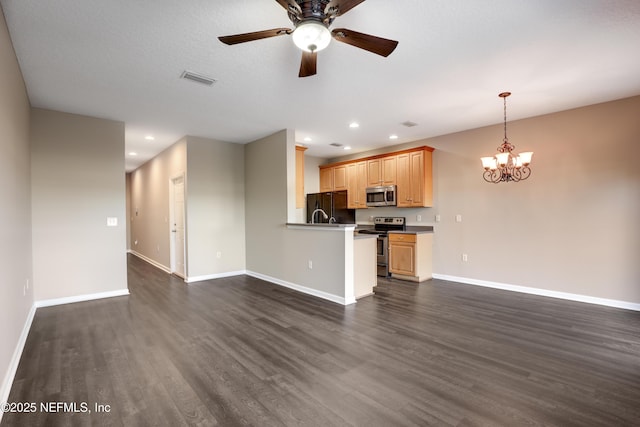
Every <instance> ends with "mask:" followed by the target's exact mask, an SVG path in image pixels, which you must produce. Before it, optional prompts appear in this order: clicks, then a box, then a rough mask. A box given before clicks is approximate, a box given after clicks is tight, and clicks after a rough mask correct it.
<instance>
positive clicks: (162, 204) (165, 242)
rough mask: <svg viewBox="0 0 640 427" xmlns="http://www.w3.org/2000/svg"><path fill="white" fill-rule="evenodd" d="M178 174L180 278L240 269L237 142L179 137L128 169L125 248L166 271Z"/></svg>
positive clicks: (241, 174) (241, 185)
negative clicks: (182, 248) (182, 242)
mask: <svg viewBox="0 0 640 427" xmlns="http://www.w3.org/2000/svg"><path fill="white" fill-rule="evenodd" d="M180 175H184V177H185V195H186V207H185V210H186V220H185V225H186V272H185V273H186V274H185V275H186V280H187V281H195V280H202V279H206V278H211V277H217V276H223V275H227V274H230V273H237V272H244V269H245V239H244V222H245V220H244V199H245V198H244V146H243V145H241V144H232V143H227V142H221V141H215V140H211V139H205V138H198V137H193V136H185V137H184V138H183V139H181V140H180V141H178V142H177V143H176V144H174V145H172V146H171V147H169V148H168V149H166V150H165V151H163V152H162V153H160V154H159V155H158V156H156V157H155V158H153V159H151V160H150V161H148V162H147V163H145V164H144V165H142V166H141V167H140V168H138V169H136V170H135V171H133V172H132V173H131V174H130V184H129V193H130V195H131V196H130V198H131V201H130V212H129V217H130V218H131V223H130V230H131V250H132V251H134V252H135V253H136V254H138V255H141V256H142V257H144V258H146V259H148V260H150V261H152V262H153V263H155V264H156V265H158V266H159V267H161V268H163V269H165V270H166V271H171V253H170V238H171V233H170V230H171V227H170V215H171V207H170V203H171V200H170V182H171V179H172V178H175V177H177V176H180ZM218 253H219V254H220V257H218Z"/></svg>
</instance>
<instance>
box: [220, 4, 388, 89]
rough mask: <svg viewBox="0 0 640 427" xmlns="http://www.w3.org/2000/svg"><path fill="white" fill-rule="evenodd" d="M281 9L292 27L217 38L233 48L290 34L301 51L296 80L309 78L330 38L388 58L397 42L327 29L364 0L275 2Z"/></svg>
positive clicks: (353, 32)
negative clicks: (336, 19)
mask: <svg viewBox="0 0 640 427" xmlns="http://www.w3.org/2000/svg"><path fill="white" fill-rule="evenodd" d="M276 1H277V2H278V3H279V4H280V5H281V6H282V7H284V8H285V10H286V11H287V13H288V15H289V19H290V20H291V22H292V23H293V25H294V27H295V28H294V29H293V30H292V29H290V28H273V29H271V30H264V31H256V32H253V33H243V34H235V35H232V36H222V37H218V39H219V40H220V41H221V42H222V43H225V44H228V45H233V44H238V43H245V42H250V41H254V40H260V39H266V38H269V37H276V36H283V35H285V34H286V35H289V34H291V35H292V37H293V42H294V43H295V44H296V46H298V47H299V48H300V49H302V61H301V63H300V73H299V74H298V77H309V76H313V75H314V74H316V64H317V59H318V57H317V55H318V52H319V51H320V50H322V49H324V48H325V47H327V46H328V45H329V42H330V41H331V38H332V37H333V39H335V40H336V41H338V42H342V43H347V44H350V45H351V46H355V47H359V48H360V49H364V50H367V51H369V52H372V53H375V54H378V55H381V56H385V57H386V56H389V55H390V54H391V52H393V50H394V49H395V48H396V46H397V45H398V42H397V41H395V40H389V39H384V38H382V37H376V36H371V35H369V34H363V33H359V32H357V31H353V30H348V29H346V28H335V29H333V30H331V31H330V30H329V27H330V26H331V24H332V23H333V20H334V19H335V18H336V17H338V16H341V15H344V14H345V13H347V12H348V11H350V10H351V9H353V8H354V7H356V6H357V5H359V4H360V3H363V2H364V1H365V0H310V1H309V0H276Z"/></svg>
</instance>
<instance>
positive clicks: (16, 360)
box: [0, 304, 36, 421]
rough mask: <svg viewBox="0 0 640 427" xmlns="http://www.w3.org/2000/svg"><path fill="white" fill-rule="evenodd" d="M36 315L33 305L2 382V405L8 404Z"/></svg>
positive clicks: (0, 389) (0, 418)
mask: <svg viewBox="0 0 640 427" xmlns="http://www.w3.org/2000/svg"><path fill="white" fill-rule="evenodd" d="M35 314H36V305H35V304H33V305H32V306H31V310H29V314H28V315H27V320H26V321H25V322H24V326H23V327H22V333H21V334H20V338H19V339H18V343H17V344H16V348H15V350H14V351H13V356H12V357H11V361H10V362H9V369H8V370H7V373H6V375H5V376H4V380H3V381H2V388H0V404H2V403H5V402H7V401H8V399H9V393H10V392H11V386H12V385H13V380H14V378H15V376H16V372H18V365H19V364H20V358H21V357H22V351H23V350H24V345H25V343H26V342H27V336H29V330H30V329H31V323H32V322H33V317H34V316H35ZM2 414H3V412H2V411H0V421H2Z"/></svg>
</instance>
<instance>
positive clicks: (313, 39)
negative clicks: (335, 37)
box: [292, 20, 331, 52]
mask: <svg viewBox="0 0 640 427" xmlns="http://www.w3.org/2000/svg"><path fill="white" fill-rule="evenodd" d="M292 37H293V42H294V43H295V45H296V46H298V48H300V49H301V50H304V51H305V52H319V51H321V50H322V49H324V48H326V47H327V46H329V42H330V41H331V32H330V31H329V29H328V28H327V27H326V25H324V24H322V23H321V22H318V21H315V20H309V21H303V22H301V23H299V24H298V26H297V27H296V29H295V30H294V31H293V34H292Z"/></svg>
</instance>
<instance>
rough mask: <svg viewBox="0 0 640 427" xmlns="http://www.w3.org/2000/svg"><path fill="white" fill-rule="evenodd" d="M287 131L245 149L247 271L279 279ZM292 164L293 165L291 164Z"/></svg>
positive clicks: (285, 207) (285, 205)
mask: <svg viewBox="0 0 640 427" xmlns="http://www.w3.org/2000/svg"><path fill="white" fill-rule="evenodd" d="M287 139H288V137H287V131H281V132H278V133H276V134H274V135H271V136H268V137H266V138H263V139H260V140H258V141H255V142H252V143H249V144H247V145H246V146H245V185H246V188H245V194H246V196H245V206H246V208H245V211H246V213H245V218H246V221H245V233H246V242H247V243H246V246H247V261H246V262H247V269H249V270H252V271H257V272H259V273H262V274H266V275H270V276H271V275H273V276H275V277H279V275H280V274H281V272H282V270H283V264H284V260H283V259H282V258H281V255H280V254H279V252H280V251H281V248H283V247H284V234H283V229H284V224H285V223H286V222H287V200H288V196H287V185H288V184H287V176H288V175H287ZM294 164H295V162H294Z"/></svg>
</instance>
